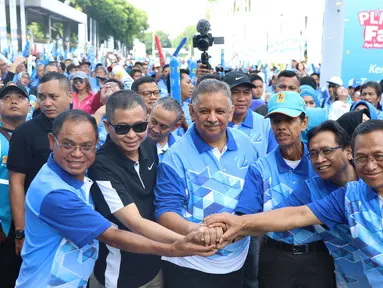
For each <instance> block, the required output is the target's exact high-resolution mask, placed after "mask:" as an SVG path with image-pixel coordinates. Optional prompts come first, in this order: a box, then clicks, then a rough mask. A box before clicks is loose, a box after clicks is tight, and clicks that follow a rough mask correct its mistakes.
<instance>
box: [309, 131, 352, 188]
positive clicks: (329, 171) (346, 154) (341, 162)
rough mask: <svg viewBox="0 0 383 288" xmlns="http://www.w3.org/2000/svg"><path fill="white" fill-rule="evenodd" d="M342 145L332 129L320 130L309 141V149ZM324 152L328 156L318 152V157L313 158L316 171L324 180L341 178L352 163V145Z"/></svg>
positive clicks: (318, 149) (312, 161) (312, 162)
mask: <svg viewBox="0 0 383 288" xmlns="http://www.w3.org/2000/svg"><path fill="white" fill-rule="evenodd" d="M337 146H340V145H339V143H338V142H337V140H336V135H335V134H334V133H333V132H331V131H323V132H319V133H318V134H317V135H315V136H314V137H312V138H311V140H310V143H309V146H308V148H309V151H310V152H311V151H313V150H317V151H320V150H323V149H327V148H334V147H337ZM325 151H326V150H324V152H323V153H324V154H328V155H326V157H323V155H321V154H317V157H315V158H312V159H311V164H312V166H313V168H314V170H315V172H316V173H317V174H318V175H319V176H320V177H321V178H322V179H323V180H334V179H340V178H341V177H342V176H343V175H342V174H344V173H345V171H347V168H348V167H349V166H350V165H351V163H350V161H351V160H352V153H351V148H350V147H345V148H340V149H335V150H332V151H330V150H327V151H328V152H325Z"/></svg>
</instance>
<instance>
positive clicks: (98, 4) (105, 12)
mask: <svg viewBox="0 0 383 288" xmlns="http://www.w3.org/2000/svg"><path fill="white" fill-rule="evenodd" d="M60 1H61V2H64V0H60ZM70 3H71V4H70V5H71V6H72V7H74V8H75V9H78V10H80V11H82V12H84V13H86V14H87V15H88V16H89V17H91V18H92V19H95V20H96V21H97V24H98V31H99V33H100V38H101V41H103V40H106V39H107V38H108V37H109V36H113V37H114V38H115V40H120V41H121V42H122V43H125V44H127V45H132V43H133V39H134V38H136V37H139V36H141V34H142V33H143V32H144V31H145V30H147V29H148V28H149V25H148V16H147V14H146V12H145V11H143V10H140V9H138V8H136V7H134V6H132V5H131V4H130V3H128V2H127V1H126V0H71V1H70Z"/></svg>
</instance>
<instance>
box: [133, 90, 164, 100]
mask: <svg viewBox="0 0 383 288" xmlns="http://www.w3.org/2000/svg"><path fill="white" fill-rule="evenodd" d="M138 94H140V95H142V96H143V97H144V98H149V97H150V96H152V95H153V96H154V97H156V98H158V97H160V95H161V91H160V90H155V91H138Z"/></svg>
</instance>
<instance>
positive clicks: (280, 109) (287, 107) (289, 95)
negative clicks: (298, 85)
mask: <svg viewBox="0 0 383 288" xmlns="http://www.w3.org/2000/svg"><path fill="white" fill-rule="evenodd" d="M268 112H269V113H268V114H267V115H266V116H265V118H267V117H270V115H271V114H275V113H280V114H285V115H287V116H290V117H298V116H299V115H301V114H302V113H305V114H306V103H305V101H304V100H303V98H302V97H301V95H299V93H297V92H293V91H283V92H279V93H276V94H274V95H273V96H272V97H271V98H270V100H269V103H268Z"/></svg>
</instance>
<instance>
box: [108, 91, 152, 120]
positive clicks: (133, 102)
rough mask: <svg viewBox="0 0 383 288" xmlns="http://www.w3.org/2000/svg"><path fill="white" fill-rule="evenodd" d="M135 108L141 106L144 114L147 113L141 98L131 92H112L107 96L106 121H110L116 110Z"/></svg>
mask: <svg viewBox="0 0 383 288" xmlns="http://www.w3.org/2000/svg"><path fill="white" fill-rule="evenodd" d="M137 106H141V107H142V110H144V113H145V114H146V113H147V108H146V105H145V103H144V100H142V98H141V96H140V95H138V94H137V93H136V92H134V91H132V90H121V91H117V92H114V93H113V94H112V95H110V96H109V98H108V102H106V119H108V121H111V120H112V119H113V117H114V113H115V111H116V110H117V109H123V110H132V109H134V108H136V107H137Z"/></svg>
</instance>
